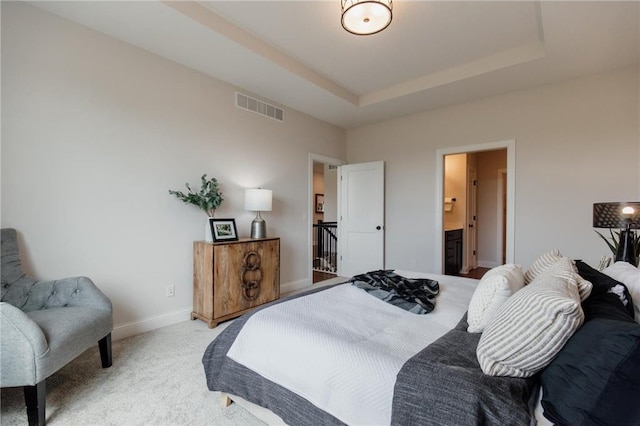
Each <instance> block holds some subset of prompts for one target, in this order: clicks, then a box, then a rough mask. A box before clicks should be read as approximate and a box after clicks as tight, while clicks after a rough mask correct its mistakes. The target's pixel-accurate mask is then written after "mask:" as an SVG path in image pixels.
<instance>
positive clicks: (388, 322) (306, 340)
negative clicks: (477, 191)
mask: <svg viewBox="0 0 640 426" xmlns="http://www.w3.org/2000/svg"><path fill="white" fill-rule="evenodd" d="M396 272H398V273H399V274H401V275H404V276H406V277H410V278H431V279H435V280H437V281H438V282H439V283H440V295H439V296H438V297H437V299H436V308H435V309H434V310H433V311H432V312H431V313H429V314H426V315H416V314H412V313H408V312H406V311H404V310H402V309H400V308H397V307H395V306H392V305H390V304H388V303H386V302H383V301H381V300H379V299H377V298H375V297H373V296H371V295H369V294H367V293H366V292H365V291H364V290H361V289H358V288H356V287H354V286H352V285H350V284H345V285H340V286H336V287H334V288H331V289H329V290H326V291H321V292H319V293H314V294H311V295H308V296H305V297H300V298H297V299H293V300H290V301H287V302H284V303H280V304H278V305H275V306H272V307H270V308H269V309H265V310H262V311H260V312H258V313H256V314H255V315H253V316H252V317H251V318H250V319H249V320H248V321H247V323H246V324H245V326H244V328H243V329H242V331H241V332H240V334H239V335H238V337H237V339H236V341H235V343H234V344H233V346H232V347H231V349H229V352H228V354H227V356H228V357H230V358H232V359H233V360H234V361H236V362H238V363H240V364H242V365H244V366H245V367H247V368H249V369H251V370H253V371H255V372H256V373H259V374H260V375H262V376H264V377H266V378H268V379H269V380H271V381H273V382H275V383H277V384H279V385H280V386H283V387H285V388H286V389H288V390H290V391H292V392H294V393H296V394H298V395H300V396H302V397H304V398H306V399H307V400H309V401H310V402H311V403H313V404H314V405H316V406H317V407H318V408H321V409H322V410H324V411H326V412H328V413H330V414H331V415H333V416H334V417H336V418H338V419H340V420H341V421H343V422H345V423H347V424H350V425H379V424H389V423H390V421H391V404H392V398H393V387H394V384H395V380H396V375H397V374H398V372H399V371H400V368H401V367H402V365H403V364H404V363H405V362H406V361H407V360H408V359H409V358H411V357H412V356H414V355H415V354H416V353H418V352H419V351H420V350H422V349H423V348H424V347H426V346H427V345H429V344H430V343H431V342H433V341H435V340H436V339H438V338H439V337H440V336H442V335H443V334H445V333H446V332H447V331H449V330H450V329H451V328H453V327H454V326H455V325H456V324H457V322H458V321H459V320H460V318H461V317H462V315H463V314H464V312H465V311H466V310H467V307H468V305H469V300H470V299H471V296H472V294H473V291H474V290H475V287H476V285H477V281H476V280H472V279H466V278H459V277H451V276H443V275H432V274H424V273H416V272H406V271H396Z"/></svg>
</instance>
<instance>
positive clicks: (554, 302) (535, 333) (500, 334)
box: [476, 259, 584, 377]
mask: <svg viewBox="0 0 640 426" xmlns="http://www.w3.org/2000/svg"><path fill="white" fill-rule="evenodd" d="M567 260H568V261H569V262H570V260H569V259H567ZM570 271H571V265H570V263H567V262H565V261H560V262H558V263H557V264H554V265H552V266H551V267H549V268H547V270H545V271H544V272H543V273H542V274H539V275H538V276H537V277H536V278H535V279H534V280H533V281H532V282H531V283H530V284H529V285H527V286H525V287H524V288H522V289H521V290H519V291H518V292H516V293H515V294H514V295H513V296H511V297H510V298H509V299H508V300H507V301H506V302H505V303H504V304H503V305H502V307H501V308H500V310H499V312H498V313H497V315H496V316H495V318H494V319H493V321H491V323H489V325H487V327H486V328H485V330H484V333H482V336H481V337H480V342H479V343H478V348H477V352H476V355H477V357H478V361H479V363H480V367H481V368H482V371H483V372H484V373H485V374H488V375H491V376H512V377H530V376H532V375H534V374H535V373H537V372H538V371H540V370H542V369H543V368H544V367H546V366H547V365H548V364H549V363H550V362H551V361H552V360H553V358H554V357H555V356H556V355H557V354H558V352H559V351H560V350H561V349H562V347H563V346H564V344H565V343H566V342H567V340H569V338H570V337H571V336H572V335H573V333H575V331H576V330H577V329H578V328H579V327H580V325H582V322H583V320H584V313H583V312H582V307H581V306H580V295H579V293H578V286H577V284H576V280H575V278H574V277H573V275H572V274H569V273H568V272H570Z"/></svg>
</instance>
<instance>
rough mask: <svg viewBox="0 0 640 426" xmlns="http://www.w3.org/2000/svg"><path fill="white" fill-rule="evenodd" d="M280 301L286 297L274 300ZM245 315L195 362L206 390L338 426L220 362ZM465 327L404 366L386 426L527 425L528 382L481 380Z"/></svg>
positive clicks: (287, 417)
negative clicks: (199, 363) (201, 370)
mask: <svg viewBox="0 0 640 426" xmlns="http://www.w3.org/2000/svg"><path fill="white" fill-rule="evenodd" d="M324 289H326V288H322V289H318V290H315V291H313V292H316V291H322V290H324ZM302 296H304V294H303V295H298V296H294V297H293V298H296V297H302ZM285 300H289V298H287V299H282V300H280V301H277V302H273V303H281V302H282V301H285ZM273 303H272V304H273ZM268 306H269V305H267V306H265V307H264V308H262V309H265V308H268ZM255 312H256V311H254V313H255ZM252 314H253V313H251V314H247V315H244V316H242V317H240V318H238V319H236V320H234V322H233V323H232V324H230V325H229V326H228V327H227V328H226V329H225V330H224V331H223V332H222V333H221V334H220V335H219V336H218V337H217V338H216V339H215V340H214V341H213V342H212V343H211V344H210V345H209V347H208V348H207V350H206V351H205V353H204V356H203V358H202V363H203V365H204V371H205V375H206V378H207V386H208V387H209V390H211V391H222V392H228V393H230V394H233V395H237V396H240V397H242V398H244V399H246V400H247V401H251V402H253V403H255V404H258V405H260V406H263V407H266V408H268V409H270V410H271V411H273V412H274V413H275V414H277V415H279V416H280V417H282V418H283V420H284V421H285V422H286V423H288V424H290V425H296V426H298V425H301V426H302V425H309V426H315V425H342V424H343V423H342V422H341V421H340V420H338V419H336V418H335V417H333V416H332V415H330V414H328V413H326V412H324V411H322V410H320V409H319V408H317V407H316V406H315V405H313V404H311V403H310V402H309V401H307V400H306V399H304V398H302V397H300V396H298V395H296V394H295V393H293V392H290V391H288V390H287V389H284V388H283V387H281V386H279V385H277V384H275V383H273V382H271V381H269V380H267V379H265V378H263V377H262V376H260V375H258V374H256V373H254V372H253V371H252V370H249V369H248V368H246V367H244V366H242V365H240V364H238V363H236V362H235V361H233V360H231V359H229V358H227V357H226V354H227V352H228V350H229V348H230V347H231V345H232V344H233V341H234V339H235V338H236V336H237V335H238V333H239V332H240V330H241V329H242V327H243V326H244V324H245V322H246V321H247V319H248V318H249V317H250V316H251V315H252ZM466 328H467V322H466V315H465V317H463V318H462V320H461V321H460V323H459V324H458V326H456V328H455V329H453V330H451V331H450V332H449V333H447V334H445V335H444V336H443V337H441V338H440V339H438V340H436V341H435V342H434V343H432V344H431V345H429V346H428V347H427V348H425V349H424V350H422V351H421V352H419V353H418V354H416V355H415V356H414V357H413V358H411V359H409V360H408V361H407V362H406V363H405V365H404V366H403V367H402V369H401V370H400V372H399V373H398V377H397V381H396V385H395V390H394V397H393V407H392V418H391V423H392V424H393V425H476V424H477V425H480V424H482V425H529V424H530V422H531V414H530V413H533V406H534V405H533V404H534V402H535V395H533V394H535V392H533V389H534V386H535V379H532V378H529V379H516V378H498V377H491V376H486V375H484V374H483V373H482V371H481V370H480V366H479V364H478V361H477V359H476V347H477V345H478V341H479V339H480V334H472V333H467V332H466ZM274 343H275V342H274ZM318 385H319V386H322V385H323V384H322V383H318Z"/></svg>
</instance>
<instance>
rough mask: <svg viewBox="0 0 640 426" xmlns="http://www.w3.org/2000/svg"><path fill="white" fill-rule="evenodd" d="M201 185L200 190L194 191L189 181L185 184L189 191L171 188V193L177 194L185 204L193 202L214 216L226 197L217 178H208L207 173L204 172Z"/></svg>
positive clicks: (210, 215)
mask: <svg viewBox="0 0 640 426" xmlns="http://www.w3.org/2000/svg"><path fill="white" fill-rule="evenodd" d="M200 181H201V185H200V191H198V192H194V191H193V190H192V189H191V187H190V186H189V184H188V183H185V184H184V186H186V187H187V189H188V190H189V192H188V193H186V194H185V193H184V192H182V191H172V190H169V194H171V195H175V196H176V197H178V199H179V200H182V201H183V202H184V203H185V204H193V205H194V206H196V207H199V208H200V209H202V210H204V211H205V212H206V213H207V215H208V216H209V217H213V216H214V215H215V213H216V209H217V208H218V207H220V205H221V204H222V202H223V201H224V198H222V192H221V191H220V186H219V185H218V180H217V179H216V178H211V179H209V180H207V175H206V174H204V175H202V177H201V178H200Z"/></svg>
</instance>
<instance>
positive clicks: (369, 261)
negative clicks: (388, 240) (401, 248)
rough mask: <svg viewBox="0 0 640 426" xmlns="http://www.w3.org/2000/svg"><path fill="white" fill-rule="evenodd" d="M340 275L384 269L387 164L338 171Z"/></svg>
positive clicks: (358, 166) (358, 165)
mask: <svg viewBox="0 0 640 426" xmlns="http://www.w3.org/2000/svg"><path fill="white" fill-rule="evenodd" d="M338 176H339V179H340V180H339V182H338V200H339V202H338V232H339V236H338V245H339V247H340V248H339V250H338V254H339V256H340V259H339V261H338V275H340V276H343V277H352V276H354V275H357V274H362V273H365V272H369V271H374V270H378V269H384V162H383V161H376V162H372V163H362V164H349V165H346V166H340V167H339V168H338Z"/></svg>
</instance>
